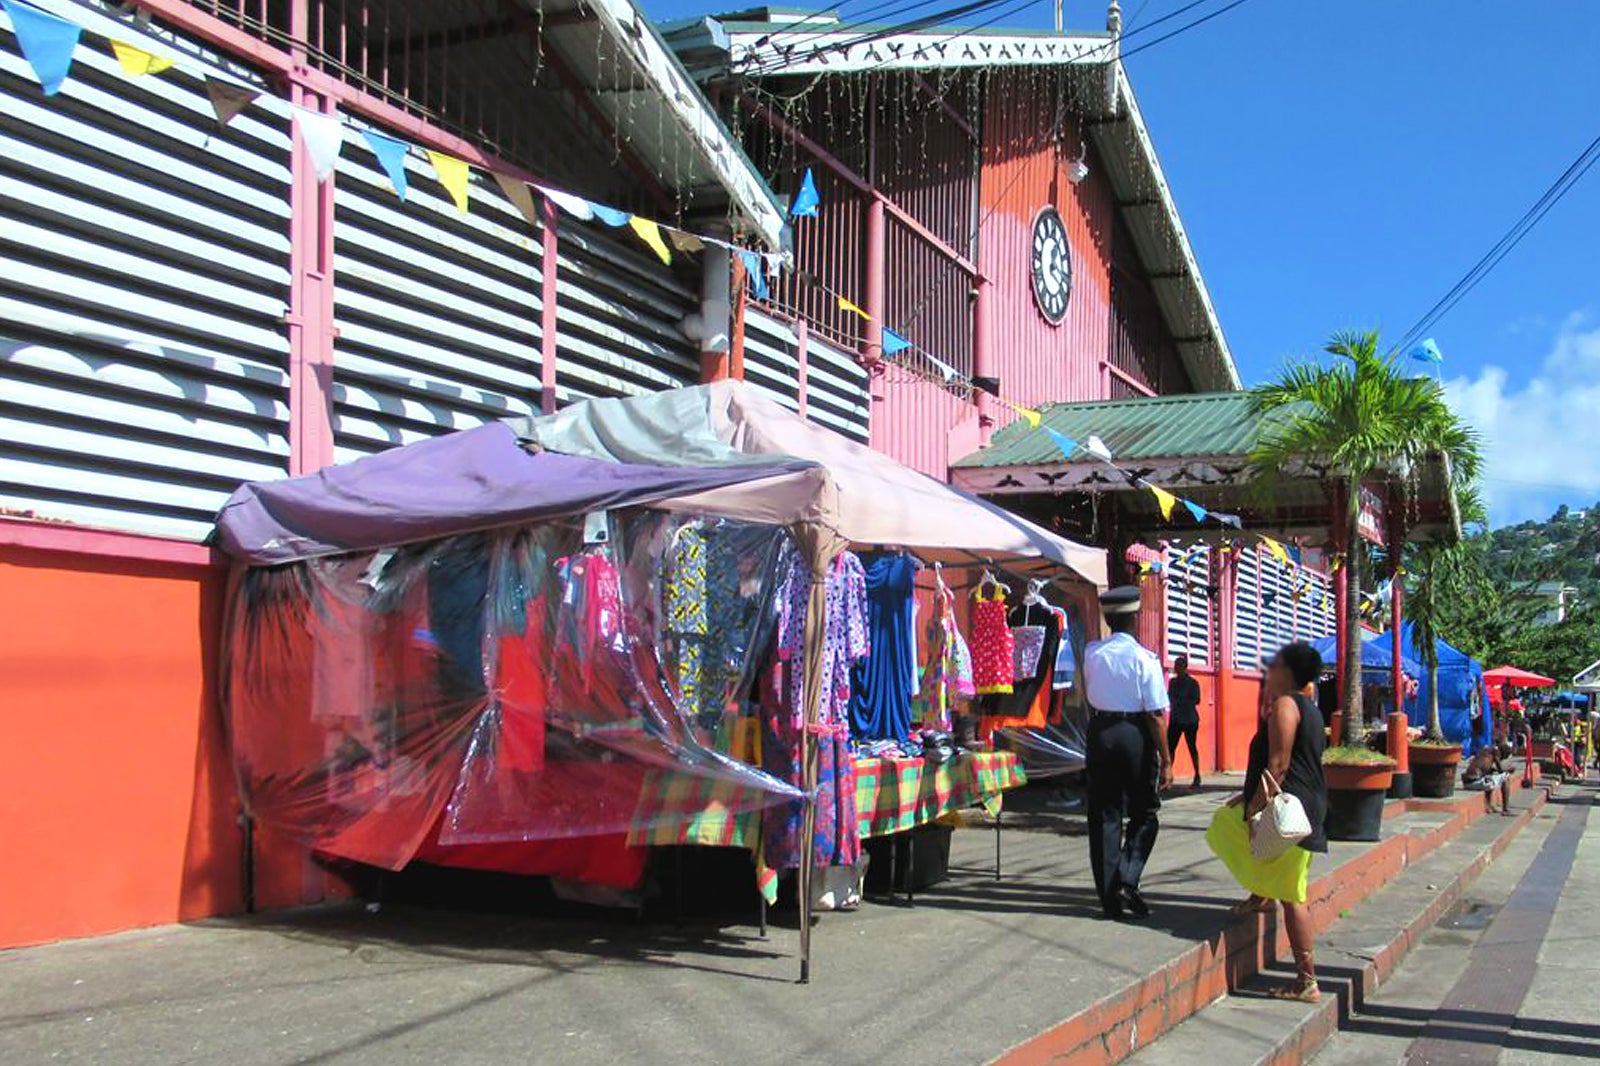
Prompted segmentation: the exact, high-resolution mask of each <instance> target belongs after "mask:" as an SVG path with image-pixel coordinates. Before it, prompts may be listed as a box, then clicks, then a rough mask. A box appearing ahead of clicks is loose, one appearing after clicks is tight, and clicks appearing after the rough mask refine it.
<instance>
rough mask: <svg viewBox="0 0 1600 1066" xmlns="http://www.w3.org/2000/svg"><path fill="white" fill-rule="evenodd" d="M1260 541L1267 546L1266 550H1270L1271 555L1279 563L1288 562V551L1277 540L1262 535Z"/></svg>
mask: <svg viewBox="0 0 1600 1066" xmlns="http://www.w3.org/2000/svg"><path fill="white" fill-rule="evenodd" d="M1261 543H1263V544H1265V545H1266V546H1267V551H1269V552H1271V553H1272V555H1273V557H1274V558H1276V559H1277V560H1278V561H1279V562H1280V563H1283V564H1285V565H1287V564H1288V562H1289V553H1288V552H1287V551H1285V550H1284V547H1283V545H1282V544H1279V543H1278V542H1277V541H1275V540H1273V539H1272V538H1271V537H1262V538H1261Z"/></svg>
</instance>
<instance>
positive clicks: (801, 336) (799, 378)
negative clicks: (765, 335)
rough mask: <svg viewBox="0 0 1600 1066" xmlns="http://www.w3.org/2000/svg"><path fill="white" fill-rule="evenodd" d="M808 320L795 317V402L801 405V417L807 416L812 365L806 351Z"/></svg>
mask: <svg viewBox="0 0 1600 1066" xmlns="http://www.w3.org/2000/svg"><path fill="white" fill-rule="evenodd" d="M806 343H807V335H806V320H805V316H804V315H802V316H801V317H799V318H797V319H795V323H794V347H795V352H794V359H795V362H796V363H797V364H799V365H798V366H797V368H796V369H795V403H796V404H797V405H798V406H799V414H800V417H801V418H804V417H805V416H806V393H807V391H808V388H807V386H808V382H807V380H806V379H807V378H808V377H809V376H810V367H809V366H808V365H807V362H806V359H807V352H806Z"/></svg>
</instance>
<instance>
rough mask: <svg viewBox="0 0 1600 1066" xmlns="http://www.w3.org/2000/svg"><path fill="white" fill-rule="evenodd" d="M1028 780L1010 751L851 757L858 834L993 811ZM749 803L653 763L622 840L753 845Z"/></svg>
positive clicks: (735, 788) (745, 796) (755, 816)
mask: <svg viewBox="0 0 1600 1066" xmlns="http://www.w3.org/2000/svg"><path fill="white" fill-rule="evenodd" d="M1027 779H1028V778H1027V775H1026V774H1025V773H1024V772H1023V770H1022V764H1021V762H1019V761H1018V759H1017V756H1016V754H1015V753H1013V752H1009V751H993V752H977V753H973V754H968V755H963V756H961V757H960V758H958V759H956V760H954V761H953V762H947V763H943V764H940V765H937V766H929V765H928V764H927V763H926V762H924V761H923V760H922V759H857V760H856V810H857V812H858V813H859V815H860V818H861V835H862V836H863V837H873V836H884V835H886V834H888V833H903V832H905V831H906V830H908V829H914V828H916V827H917V826H919V825H926V824H927V823H929V822H932V821H933V820H934V819H936V818H938V817H939V816H940V815H944V814H948V813H950V812H951V811H958V810H961V809H962V808H965V807H973V806H978V805H981V806H983V807H984V808H985V809H986V810H988V812H989V813H990V814H996V813H998V812H999V810H1000V807H1001V803H1002V795H1003V793H1004V792H1005V791H1006V790H1007V789H1012V788H1016V787H1017V786H1019V785H1022V784H1024V783H1026V782H1027ZM751 802H752V795H751V792H750V791H749V790H748V789H746V788H744V787H741V786H739V785H737V784H734V783H732V782H729V781H721V780H711V779H709V778H704V777H695V776H690V775H688V774H682V773H676V772H673V771H669V770H653V771H651V772H650V773H649V774H647V775H646V776H645V780H644V785H643V787H642V788H641V789H640V791H639V802H638V805H637V806H636V808H635V810H634V816H633V825H632V827H631V828H630V829H629V831H628V843H629V844H633V845H636V846H639V845H651V844H654V845H674V844H695V845H704V846H710V847H743V848H749V847H754V846H755V842H756V837H757V834H758V833H759V831H760V822H761V815H760V812H759V811H751V810H741V808H745V807H748V806H749V804H750V803H751Z"/></svg>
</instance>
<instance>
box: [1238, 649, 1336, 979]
mask: <svg viewBox="0 0 1600 1066" xmlns="http://www.w3.org/2000/svg"><path fill="white" fill-rule="evenodd" d="M1321 674H1322V656H1321V655H1319V654H1318V653H1317V649H1315V648H1313V647H1312V646H1311V645H1309V644H1306V643H1303V642H1298V641H1297V642H1296V643H1294V644H1288V645H1285V646H1284V647H1283V649H1282V650H1281V651H1279V652H1278V654H1277V655H1276V656H1275V657H1274V658H1273V660H1272V663H1271V665H1270V666H1269V667H1268V668H1267V676H1266V679H1265V686H1266V691H1267V694H1268V698H1267V701H1266V704H1267V705H1266V709H1265V711H1264V713H1263V715H1262V718H1261V722H1260V725H1259V726H1258V727H1257V728H1256V735H1255V737H1254V739H1252V740H1251V741H1250V763H1249V769H1248V770H1247V771H1246V773H1245V779H1244V791H1243V792H1242V793H1241V794H1240V795H1239V797H1238V798H1237V799H1235V800H1234V801H1233V802H1234V803H1235V804H1238V803H1243V804H1244V805H1245V817H1246V819H1247V820H1248V819H1249V818H1250V817H1251V816H1252V815H1254V814H1255V813H1256V812H1258V811H1260V810H1262V809H1264V808H1265V807H1266V806H1267V804H1268V802H1269V801H1270V800H1271V799H1272V796H1271V794H1269V791H1268V790H1267V789H1266V788H1264V787H1262V786H1263V782H1262V771H1263V770H1265V771H1267V772H1269V773H1271V775H1272V778H1273V780H1275V781H1277V782H1278V784H1279V785H1280V786H1282V788H1283V791H1284V792H1287V793H1288V794H1289V795H1291V796H1293V797H1295V798H1296V799H1298V800H1299V801H1300V804H1301V806H1303V807H1304V808H1305V811H1306V819H1307V821H1309V822H1310V823H1311V835H1310V836H1308V837H1306V838H1305V839H1304V840H1302V841H1300V843H1299V844H1298V845H1297V848H1298V849H1299V850H1298V851H1296V849H1290V850H1291V852H1292V853H1294V854H1295V855H1298V859H1292V860H1291V861H1298V862H1302V863H1304V864H1306V865H1309V864H1310V861H1311V854H1310V853H1311V852H1326V851H1327V850H1328V838H1327V835H1326V834H1325V833H1324V831H1323V828H1322V822H1323V819H1324V817H1325V816H1326V815H1327V813H1328V786H1327V782H1326V780H1325V779H1324V778H1323V775H1322V750H1323V748H1324V747H1325V746H1326V744H1327V740H1326V736H1325V734H1324V732H1323V722H1322V712H1321V711H1320V710H1318V708H1317V704H1316V701H1315V699H1313V697H1312V694H1313V693H1314V692H1315V691H1316V683H1317V678H1318V677H1319V676H1320V675H1321ZM1302 869H1304V867H1302ZM1301 884H1304V878H1302V879H1301ZM1279 902H1281V903H1282V904H1283V918H1284V925H1285V927H1286V928H1287V930H1288V933H1289V946H1290V948H1291V949H1292V950H1293V951H1294V960H1295V968H1296V970H1297V971H1298V974H1299V976H1298V978H1297V980H1296V981H1295V983H1294V985H1293V986H1291V987H1290V988H1288V989H1286V990H1283V991H1282V992H1281V993H1279V994H1280V995H1281V996H1282V997H1284V998H1290V999H1298V1000H1303V1001H1305V1002H1308V1003H1315V1002H1316V1001H1317V1000H1318V999H1320V998H1321V993H1320V992H1319V991H1318V989H1317V973H1316V968H1315V965H1314V963H1313V959H1312V934H1313V930H1312V926H1311V908H1310V907H1308V906H1307V905H1306V901H1305V896H1304V895H1303V894H1301V895H1300V897H1299V898H1297V899H1281V898H1280V900H1279ZM1272 905H1273V901H1272V900H1269V899H1263V898H1262V897H1260V896H1254V895H1253V896H1251V897H1250V898H1249V899H1248V900H1246V901H1245V902H1244V903H1242V904H1240V905H1239V907H1238V910H1239V911H1240V912H1241V913H1250V912H1252V911H1258V910H1262V911H1264V910H1270V909H1271V908H1272Z"/></svg>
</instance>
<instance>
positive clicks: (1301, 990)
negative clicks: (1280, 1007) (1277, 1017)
mask: <svg viewBox="0 0 1600 1066" xmlns="http://www.w3.org/2000/svg"><path fill="white" fill-rule="evenodd" d="M1267 996H1268V998H1271V999H1285V1000H1291V1001H1293V1002H1295V1003H1320V1002H1322V989H1320V988H1318V987H1317V982H1316V979H1315V978H1305V977H1301V978H1297V979H1296V980H1295V983H1294V984H1292V985H1287V986H1285V987H1282V988H1272V989H1268V990H1267Z"/></svg>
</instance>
